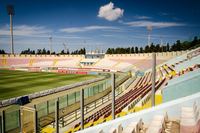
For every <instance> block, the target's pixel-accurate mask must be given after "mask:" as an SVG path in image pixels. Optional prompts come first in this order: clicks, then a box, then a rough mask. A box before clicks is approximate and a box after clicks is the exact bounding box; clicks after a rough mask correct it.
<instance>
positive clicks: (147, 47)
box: [144, 45, 150, 53]
mask: <svg viewBox="0 0 200 133" xmlns="http://www.w3.org/2000/svg"><path fill="white" fill-rule="evenodd" d="M144 52H145V53H149V52H150V48H149V45H146V46H145V49H144Z"/></svg>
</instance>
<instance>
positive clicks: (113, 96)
mask: <svg viewBox="0 0 200 133" xmlns="http://www.w3.org/2000/svg"><path fill="white" fill-rule="evenodd" d="M111 77H112V119H115V73H112V76H111Z"/></svg>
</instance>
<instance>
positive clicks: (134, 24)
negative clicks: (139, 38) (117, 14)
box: [123, 20, 185, 28]
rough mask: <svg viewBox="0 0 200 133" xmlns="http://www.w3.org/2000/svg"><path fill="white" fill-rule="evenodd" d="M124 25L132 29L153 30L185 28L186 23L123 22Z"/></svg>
mask: <svg viewBox="0 0 200 133" xmlns="http://www.w3.org/2000/svg"><path fill="white" fill-rule="evenodd" d="M123 24H126V25H129V26H131V27H147V26H151V27H153V28H166V27H176V26H185V24H184V23H177V22H154V21H146V20H143V21H132V22H123Z"/></svg>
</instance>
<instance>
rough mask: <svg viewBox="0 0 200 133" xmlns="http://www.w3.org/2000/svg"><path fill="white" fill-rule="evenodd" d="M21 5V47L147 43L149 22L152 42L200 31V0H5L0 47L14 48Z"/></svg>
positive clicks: (1, 10)
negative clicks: (10, 12)
mask: <svg viewBox="0 0 200 133" xmlns="http://www.w3.org/2000/svg"><path fill="white" fill-rule="evenodd" d="M7 4H13V5H14V7H15V15H14V17H13V21H14V45H15V51H16V52H20V51H21V50H23V49H27V48H31V49H38V48H44V47H45V48H46V49H49V44H50V43H49V37H50V36H52V38H53V39H52V43H53V50H54V51H60V50H62V49H64V47H63V43H65V44H66V46H67V48H68V49H69V50H74V49H76V48H81V47H86V49H87V50H94V49H96V48H99V49H103V50H105V49H107V48H108V47H128V46H144V45H146V44H147V34H148V32H147V26H149V27H151V28H152V31H151V42H154V43H160V42H161V39H162V41H163V43H167V42H169V43H173V42H175V41H176V40H177V39H180V40H182V41H184V40H191V39H192V37H194V36H195V35H197V36H199V35H200V26H199V24H200V10H199V8H198V6H199V5H200V1H199V0H111V1H108V0H0V49H5V50H6V52H9V51H10V45H9V44H10V38H9V16H8V15H7V12H6V5H7Z"/></svg>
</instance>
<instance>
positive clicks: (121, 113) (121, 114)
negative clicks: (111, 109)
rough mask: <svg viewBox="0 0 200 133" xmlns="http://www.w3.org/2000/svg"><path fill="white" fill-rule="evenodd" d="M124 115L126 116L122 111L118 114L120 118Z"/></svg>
mask: <svg viewBox="0 0 200 133" xmlns="http://www.w3.org/2000/svg"><path fill="white" fill-rule="evenodd" d="M126 114H127V113H126V112H124V111H122V112H120V113H119V115H120V117H122V116H125V115H126Z"/></svg>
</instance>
